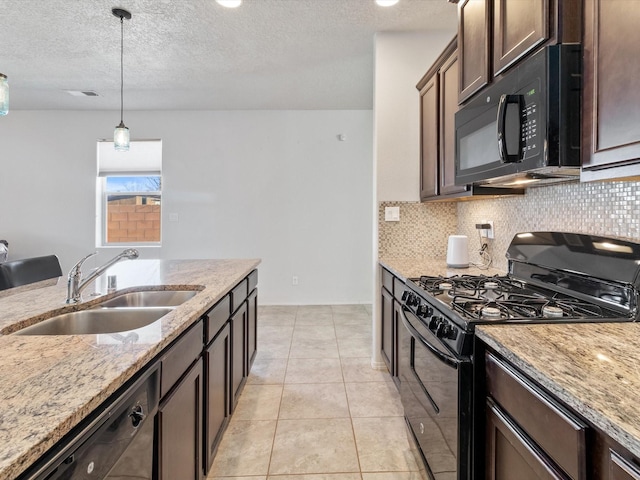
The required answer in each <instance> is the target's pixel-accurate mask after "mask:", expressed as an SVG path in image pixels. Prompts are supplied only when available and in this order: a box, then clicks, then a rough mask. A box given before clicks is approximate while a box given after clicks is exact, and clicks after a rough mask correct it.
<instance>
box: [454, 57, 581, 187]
mask: <svg viewBox="0 0 640 480" xmlns="http://www.w3.org/2000/svg"><path fill="white" fill-rule="evenodd" d="M581 72H582V49H581V46H580V45H578V44H562V45H552V46H548V47H545V48H543V49H542V50H540V51H539V52H537V53H536V54H534V55H533V56H531V57H530V58H528V59H526V60H523V61H522V62H521V63H520V64H519V65H518V66H516V67H515V68H514V69H513V70H509V71H508V72H507V73H506V74H505V75H504V76H502V77H501V78H500V79H498V80H497V81H496V82H495V83H493V84H492V85H491V86H489V87H487V88H486V89H484V90H482V91H480V93H478V94H477V96H476V97H474V98H473V99H472V100H471V101H469V103H467V104H465V105H464V106H462V107H461V108H460V110H459V111H458V112H457V113H456V116H455V136H456V139H455V183H456V185H470V184H475V185H491V186H495V187H523V186H533V185H535V184H546V183H550V182H558V181H567V180H577V179H578V178H579V175H580V109H581Z"/></svg>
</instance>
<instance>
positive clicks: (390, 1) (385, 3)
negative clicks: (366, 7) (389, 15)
mask: <svg viewBox="0 0 640 480" xmlns="http://www.w3.org/2000/svg"><path fill="white" fill-rule="evenodd" d="M399 1H400V0H376V3H377V4H378V5H380V6H381V7H392V6H393V5H395V4H396V3H398V2H399Z"/></svg>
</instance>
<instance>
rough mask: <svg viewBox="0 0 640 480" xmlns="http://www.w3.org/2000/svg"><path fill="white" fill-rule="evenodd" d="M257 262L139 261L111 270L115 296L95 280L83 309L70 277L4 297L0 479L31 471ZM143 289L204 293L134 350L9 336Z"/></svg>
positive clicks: (92, 338)
mask: <svg viewBox="0 0 640 480" xmlns="http://www.w3.org/2000/svg"><path fill="white" fill-rule="evenodd" d="M259 263H260V261H259V260H257V259H248V260H136V261H129V262H123V263H120V264H118V265H115V266H114V267H112V269H110V270H109V272H108V273H109V275H117V282H118V287H119V289H118V292H116V293H112V294H108V295H106V294H102V293H104V292H106V285H105V282H104V281H102V282H101V281H100V280H102V279H98V280H99V283H97V284H96V285H95V287H89V288H88V289H87V291H85V293H84V302H83V303H81V304H78V305H72V306H70V305H65V298H66V279H65V278H60V279H59V281H58V282H57V284H56V285H53V286H46V287H43V288H38V289H34V290H27V291H19V292H17V293H15V294H14V295H5V296H3V297H2V298H0V333H1V334H2V335H0V351H2V355H1V356H0V386H1V388H2V390H1V392H0V480H9V479H14V478H15V477H16V476H18V475H19V474H20V473H21V472H23V471H24V470H26V469H27V468H28V467H29V466H30V465H31V464H32V463H33V462H35V461H36V460H37V459H38V458H40V457H41V456H42V455H43V454H44V453H45V452H46V451H47V450H49V449H50V448H51V447H52V446H53V445H54V444H55V443H56V442H57V441H58V440H60V439H61V438H62V437H63V436H64V435H65V434H67V433H68V432H69V431H71V429H72V428H73V427H74V426H76V425H77V424H79V423H80V422H81V421H82V420H83V419H84V418H86V417H87V416H88V415H89V414H90V413H91V412H93V411H94V410H95V409H96V408H97V407H98V406H99V405H100V404H101V403H102V402H104V401H105V400H106V399H107V398H109V396H110V395H111V394H113V393H114V392H115V391H116V390H118V388H119V387H121V386H122V385H124V384H125V383H126V382H127V380H129V379H130V378H131V377H132V376H133V375H135V374H136V372H138V371H139V370H141V369H142V368H143V367H144V366H145V365H147V364H148V363H149V362H150V361H152V360H153V359H155V358H156V357H157V356H158V354H159V353H160V352H162V351H163V349H165V347H167V346H168V345H170V344H171V343H172V342H173V341H174V340H175V339H176V338H178V337H179V336H180V334H181V333H182V332H184V331H186V330H187V329H188V328H189V327H190V326H191V325H192V324H193V323H194V322H196V321H197V320H198V319H199V318H200V317H201V316H202V315H203V314H204V313H205V312H206V311H207V310H208V309H209V308H211V307H212V306H213V305H214V304H215V303H216V302H217V301H218V300H220V299H221V298H223V297H224V296H225V295H226V294H227V293H228V292H229V291H230V290H231V289H232V288H234V286H236V285H237V284H238V283H239V282H240V281H241V280H243V279H244V278H245V277H246V276H247V275H248V274H249V273H250V272H252V271H253V270H254V269H255V268H256V266H257V265H258V264H259ZM91 288H93V289H94V290H93V293H91ZM101 289H102V291H101ZM145 289H157V290H181V289H187V290H198V291H199V292H198V294H196V295H195V296H194V297H193V298H191V299H190V300H188V301H187V302H185V303H183V304H182V305H180V306H178V307H176V308H175V309H174V310H172V311H171V312H170V313H168V314H167V315H165V316H164V317H162V318H161V319H160V320H158V321H157V322H154V323H153V324H151V325H149V327H150V328H149V329H148V330H147V333H146V334H145V335H141V336H140V337H139V339H138V341H137V342H135V343H129V342H124V343H123V342H121V341H118V339H117V336H116V337H115V338H114V336H111V335H109V334H106V335H105V334H101V335H65V336H56V335H51V336H16V335H11V333H13V332H15V331H17V330H19V329H20V328H23V327H26V326H28V325H31V324H33V323H37V322H38V321H40V320H43V319H45V318H47V317H49V316H51V312H52V311H54V312H56V313H62V312H67V311H71V310H80V309H84V308H87V307H91V306H93V305H95V304H97V303H100V302H102V301H104V300H106V299H108V298H110V297H112V296H115V295H116V294H117V293H122V292H126V291H136V290H145Z"/></svg>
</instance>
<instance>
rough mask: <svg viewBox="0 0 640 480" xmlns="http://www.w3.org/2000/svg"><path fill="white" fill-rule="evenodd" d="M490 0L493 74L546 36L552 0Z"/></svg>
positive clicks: (542, 41) (500, 70)
mask: <svg viewBox="0 0 640 480" xmlns="http://www.w3.org/2000/svg"><path fill="white" fill-rule="evenodd" d="M493 1H494V12H493V73H494V75H497V74H498V73H500V72H502V71H504V70H505V69H506V68H507V67H509V66H510V65H511V64H513V63H514V62H516V61H517V60H518V59H520V58H521V57H523V56H524V55H526V54H527V53H528V52H530V51H531V50H533V49H534V48H536V47H537V46H538V45H541V44H542V43H544V42H545V41H546V40H547V39H548V38H549V22H550V10H549V3H550V2H551V1H553V0H517V1H513V0H493ZM605 1H609V0H605ZM631 1H633V0H631Z"/></svg>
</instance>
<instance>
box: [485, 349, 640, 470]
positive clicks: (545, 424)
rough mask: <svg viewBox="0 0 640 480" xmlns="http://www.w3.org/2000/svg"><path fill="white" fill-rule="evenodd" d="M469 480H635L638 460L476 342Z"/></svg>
mask: <svg viewBox="0 0 640 480" xmlns="http://www.w3.org/2000/svg"><path fill="white" fill-rule="evenodd" d="M474 357H475V359H476V360H475V361H476V362H477V365H476V367H475V372H476V373H475V375H476V376H477V378H476V380H479V381H476V382H475V384H476V387H475V390H476V402H475V405H476V409H477V410H478V411H480V412H481V411H482V409H484V415H482V414H480V415H479V416H478V417H479V419H480V418H481V419H482V420H483V422H479V423H476V427H475V429H476V435H475V439H474V442H475V450H476V452H475V455H476V457H475V460H474V462H475V464H476V472H475V478H485V479H487V480H510V479H513V478H516V477H515V476H514V472H517V478H518V480H521V479H522V480H536V479H562V480H566V479H571V480H640V459H638V458H636V457H634V456H633V455H632V454H631V453H630V452H629V451H627V450H626V449H625V448H623V447H622V446H621V445H619V444H618V443H617V442H615V441H614V440H613V439H612V438H611V437H609V436H608V435H607V434H606V433H605V432H603V431H602V430H600V429H599V428H598V427H596V426H594V425H591V424H589V423H588V422H587V421H585V420H583V419H582V418H581V417H580V416H579V414H578V413H576V412H575V411H573V410H572V409H571V408H569V407H568V406H566V405H564V404H563V403H562V402H561V401H560V400H558V399H557V398H556V397H555V396H554V395H551V394H550V393H549V392H548V391H546V390H545V389H543V388H542V387H541V386H540V385H539V384H538V383H537V382H535V381H533V380H532V379H531V378H529V377H527V376H526V375H525V374H524V373H522V372H521V371H520V370H519V369H518V368H517V367H515V366H513V365H512V364H511V363H509V362H508V361H506V360H505V359H503V358H502V357H500V356H499V355H497V354H494V353H493V351H491V350H490V349H489V348H488V347H486V346H485V345H484V344H483V343H482V342H476V347H475V353H474Z"/></svg>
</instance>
